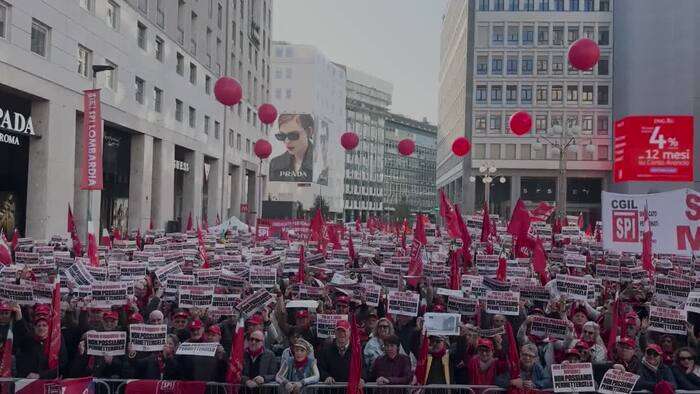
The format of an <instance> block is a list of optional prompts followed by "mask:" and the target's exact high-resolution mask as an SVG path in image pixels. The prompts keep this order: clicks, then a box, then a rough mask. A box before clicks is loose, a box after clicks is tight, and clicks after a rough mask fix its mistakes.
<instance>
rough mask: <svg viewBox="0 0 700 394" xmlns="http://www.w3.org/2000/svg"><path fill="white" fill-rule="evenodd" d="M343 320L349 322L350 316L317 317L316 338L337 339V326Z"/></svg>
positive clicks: (321, 315)
mask: <svg viewBox="0 0 700 394" xmlns="http://www.w3.org/2000/svg"><path fill="white" fill-rule="evenodd" d="M341 320H345V321H347V320H348V315H325V314H319V315H316V336H317V337H319V338H333V337H335V325H336V323H337V322H339V321H341ZM348 334H349V333H348Z"/></svg>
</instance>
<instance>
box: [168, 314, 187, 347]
mask: <svg viewBox="0 0 700 394" xmlns="http://www.w3.org/2000/svg"><path fill="white" fill-rule="evenodd" d="M189 317H190V314H189V313H187V312H185V311H179V312H175V313H174V314H173V317H172V318H171V323H172V327H171V328H170V331H169V333H170V334H175V335H177V338H178V340H179V341H180V342H184V341H186V340H188V339H189V338H190V332H189V330H187V319H189Z"/></svg>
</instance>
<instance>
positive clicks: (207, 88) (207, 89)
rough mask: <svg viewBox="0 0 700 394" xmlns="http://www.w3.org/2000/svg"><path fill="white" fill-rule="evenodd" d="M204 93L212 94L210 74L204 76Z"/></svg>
mask: <svg viewBox="0 0 700 394" xmlns="http://www.w3.org/2000/svg"><path fill="white" fill-rule="evenodd" d="M204 93H206V94H211V77H210V76H208V75H205V76H204Z"/></svg>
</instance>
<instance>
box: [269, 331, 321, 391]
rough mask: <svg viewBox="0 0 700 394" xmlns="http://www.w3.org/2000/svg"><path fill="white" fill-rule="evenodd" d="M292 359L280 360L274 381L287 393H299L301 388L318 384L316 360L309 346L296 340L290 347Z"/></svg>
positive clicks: (302, 341)
mask: <svg viewBox="0 0 700 394" xmlns="http://www.w3.org/2000/svg"><path fill="white" fill-rule="evenodd" d="M292 350H293V357H292V358H287V359H283V360H282V365H281V366H280V370H279V371H278V372H277V376H276V378H275V380H276V381H277V383H279V384H280V385H282V387H284V389H285V390H287V392H288V393H299V392H300V391H301V388H302V387H304V386H307V385H310V384H314V383H318V381H319V379H320V378H321V376H320V374H319V372H318V367H317V366H316V359H315V358H313V356H310V354H311V344H310V343H309V342H307V341H306V340H304V339H297V341H296V342H295V343H294V344H293V345H292Z"/></svg>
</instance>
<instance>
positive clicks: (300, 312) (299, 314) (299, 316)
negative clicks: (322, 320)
mask: <svg viewBox="0 0 700 394" xmlns="http://www.w3.org/2000/svg"><path fill="white" fill-rule="evenodd" d="M296 317H297V319H304V318H307V317H309V311H307V310H306V309H300V310H298V311H297V313H296Z"/></svg>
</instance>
